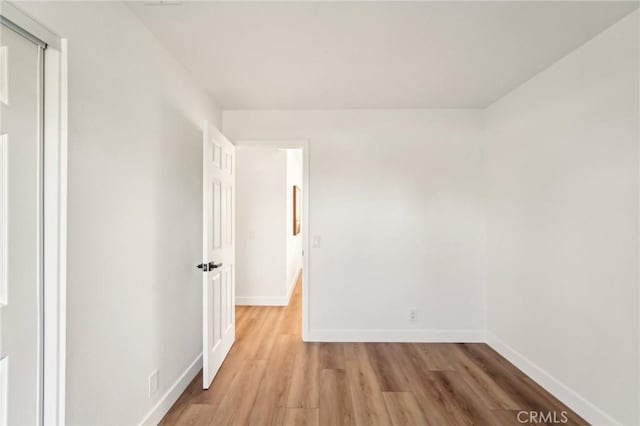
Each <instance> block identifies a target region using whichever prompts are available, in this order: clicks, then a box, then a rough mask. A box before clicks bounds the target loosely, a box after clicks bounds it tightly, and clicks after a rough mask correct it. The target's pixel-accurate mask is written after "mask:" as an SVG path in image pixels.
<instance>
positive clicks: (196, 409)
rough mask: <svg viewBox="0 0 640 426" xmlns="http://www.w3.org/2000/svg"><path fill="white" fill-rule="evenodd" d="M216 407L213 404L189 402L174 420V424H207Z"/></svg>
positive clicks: (190, 425) (211, 418) (204, 425)
mask: <svg viewBox="0 0 640 426" xmlns="http://www.w3.org/2000/svg"><path fill="white" fill-rule="evenodd" d="M216 408H217V407H216V406H215V405H208V404H190V405H189V406H188V407H187V408H186V409H185V410H184V412H183V413H182V415H180V417H179V418H178V419H177V420H176V422H175V425H180V426H183V425H184V426H209V424H210V423H211V421H212V420H213V417H214V415H215V412H216ZM167 424H168V423H167Z"/></svg>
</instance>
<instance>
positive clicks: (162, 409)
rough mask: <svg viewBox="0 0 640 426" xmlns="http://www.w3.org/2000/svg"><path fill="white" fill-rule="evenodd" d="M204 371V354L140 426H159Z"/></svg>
mask: <svg viewBox="0 0 640 426" xmlns="http://www.w3.org/2000/svg"><path fill="white" fill-rule="evenodd" d="M201 369H202V353H200V355H198V356H197V357H196V359H194V360H193V362H192V363H191V364H190V365H189V367H187V369H186V370H185V371H184V372H183V373H182V374H181V375H180V377H178V380H176V381H175V383H174V384H173V385H171V387H170V388H169V390H167V392H165V394H164V395H162V397H161V398H160V400H159V401H158V402H157V403H156V405H154V406H153V408H152V409H151V410H150V411H149V412H148V413H147V415H146V416H144V418H143V419H142V421H141V422H140V423H139V425H153V426H155V425H157V424H158V423H160V420H162V418H163V417H164V416H165V415H166V414H167V413H168V412H169V410H170V409H171V407H172V406H173V404H174V403H175V402H176V401H177V400H178V398H180V395H182V393H183V392H184V391H185V389H186V388H187V386H189V383H191V382H192V381H193V379H194V378H195V377H196V375H197V374H198V373H199V372H200V370H201Z"/></svg>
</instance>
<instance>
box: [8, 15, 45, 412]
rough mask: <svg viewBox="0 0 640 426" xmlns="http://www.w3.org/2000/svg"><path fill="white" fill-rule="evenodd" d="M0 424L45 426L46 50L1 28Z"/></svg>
mask: <svg viewBox="0 0 640 426" xmlns="http://www.w3.org/2000/svg"><path fill="white" fill-rule="evenodd" d="M0 45H1V46H2V48H1V54H0V57H1V61H0V62H1V64H0V92H2V93H0V135H1V137H0V143H1V145H2V146H1V147H0V169H1V170H0V181H1V182H0V191H1V192H2V193H1V194H0V221H1V222H2V223H1V224H0V252H1V253H2V261H1V262H0V268H1V270H0V360H1V361H0V375H1V376H2V377H0V424H10V425H24V424H27V425H33V424H40V423H41V406H40V405H41V393H42V379H41V377H42V376H41V375H42V367H41V366H42V333H41V332H42V303H41V302H42V301H41V298H42V277H41V274H42V144H41V142H42V135H41V132H42V100H43V98H42V89H43V88H42V71H43V63H42V61H43V48H42V47H40V46H38V45H36V44H35V43H33V42H32V41H30V40H28V39H27V38H25V37H23V36H22V35H20V34H18V33H16V32H14V31H13V30H12V29H9V28H7V27H6V26H5V25H4V24H2V25H0Z"/></svg>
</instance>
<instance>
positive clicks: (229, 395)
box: [162, 282, 587, 426]
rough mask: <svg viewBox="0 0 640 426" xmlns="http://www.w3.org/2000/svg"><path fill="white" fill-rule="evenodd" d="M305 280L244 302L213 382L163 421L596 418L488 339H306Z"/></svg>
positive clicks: (196, 387) (397, 425)
mask: <svg viewBox="0 0 640 426" xmlns="http://www.w3.org/2000/svg"><path fill="white" fill-rule="evenodd" d="M300 287H301V284H300V282H298V284H297V287H296V290H295V292H294V294H293V297H292V299H291V303H290V304H289V306H287V307H237V308H236V343H235V344H234V346H233V347H232V349H231V352H230V353H229V355H228V356H227V359H226V360H225V361H224V364H223V365H222V368H221V369H220V371H219V372H218V375H217V376H216V378H215V380H214V381H213V384H212V386H211V387H210V389H209V390H207V391H203V390H202V374H198V376H197V377H196V378H195V379H194V380H193V382H192V383H191V384H190V385H189V387H188V388H187V389H186V390H185V392H184V393H183V394H182V396H181V397H180V398H179V399H178V401H177V402H176V403H175V404H174V406H173V407H172V408H171V410H170V411H169V413H168V414H167V415H166V416H165V418H164V419H163V421H162V424H165V425H169V424H180V425H214V426H218V425H231V424H233V425H296V426H298V425H299V426H302V425H323V426H325V425H331V426H333V425H336V426H337V425H394V426H406V425H456V426H457V425H471V424H475V425H520V424H527V423H519V422H518V421H517V418H516V416H517V413H518V411H520V410H526V411H536V412H543V413H547V412H556V413H557V415H556V416H557V419H558V420H561V419H562V418H561V412H562V411H566V412H568V417H569V423H568V424H580V425H583V424H587V423H586V422H584V420H582V419H581V418H579V417H578V416H577V415H576V414H575V413H573V412H572V411H570V410H569V409H568V408H567V407H565V406H564V405H563V404H561V403H560V402H559V401H558V400H556V399H555V398H554V397H553V396H551V395H550V394H549V393H548V392H546V391H545V390H544V389H542V388H541V387H540V386H538V385H537V384H536V383H535V382H533V381H532V380H531V379H529V378H528V377H527V376H526V375H525V374H524V373H522V372H521V371H519V370H518V369H517V368H515V367H514V366H513V365H512V364H510V363H509V362H508V361H506V360H505V359H504V358H502V357H501V356H500V355H498V354H497V353H496V352H494V351H493V350H492V349H491V348H489V347H488V346H487V345H485V344H413V343H303V342H302V341H301V338H300V325H301V324H300V323H301V320H300V317H301V310H300V309H301V297H300V291H301V290H300ZM521 418H525V417H523V415H521ZM536 424H543V423H536Z"/></svg>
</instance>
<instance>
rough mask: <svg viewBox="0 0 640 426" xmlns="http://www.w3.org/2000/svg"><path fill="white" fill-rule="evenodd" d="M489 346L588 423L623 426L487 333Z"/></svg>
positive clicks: (602, 425) (600, 425) (601, 425)
mask: <svg viewBox="0 0 640 426" xmlns="http://www.w3.org/2000/svg"><path fill="white" fill-rule="evenodd" d="M487 344H488V345H489V346H491V347H492V348H493V349H494V350H495V351H496V352H498V353H499V354H500V355H502V356H503V357H505V358H506V359H507V360H508V361H509V362H511V363H512V364H513V365H515V366H516V367H518V368H519V369H520V370H522V372H523V373H525V374H526V375H527V376H529V377H530V378H531V379H533V380H534V381H535V382H537V383H538V384H539V385H540V386H542V387H543V388H544V389H545V390H547V391H548V392H549V393H550V394H552V395H553V396H555V397H556V398H558V399H559V400H560V401H561V402H562V403H563V404H565V405H566V406H567V407H569V408H571V409H572V410H573V411H575V412H576V413H577V414H578V415H579V416H581V417H582V418H583V419H585V420H586V421H587V422H589V423H591V424H593V425H599V426H604V425H621V424H623V423H622V422H618V421H616V420H615V419H614V418H613V417H611V416H610V415H609V414H607V413H605V412H604V411H603V410H601V409H600V408H598V407H596V406H595V405H594V404H593V403H591V402H589V401H588V400H587V399H586V398H584V397H583V396H581V395H580V394H579V393H578V392H576V391H574V390H573V389H571V388H570V387H569V386H567V385H565V384H564V383H562V382H561V381H560V380H558V379H556V378H555V377H554V376H552V375H551V374H549V373H548V372H547V371H545V370H544V369H543V368H541V367H540V366H539V365H537V364H535V363H534V362H532V361H531V360H529V359H528V358H527V357H525V356H524V355H522V354H521V353H520V352H518V351H516V350H515V349H513V348H512V347H511V346H509V345H507V344H506V343H505V342H503V341H502V340H500V339H499V338H498V337H496V336H494V335H493V334H491V333H487Z"/></svg>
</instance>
